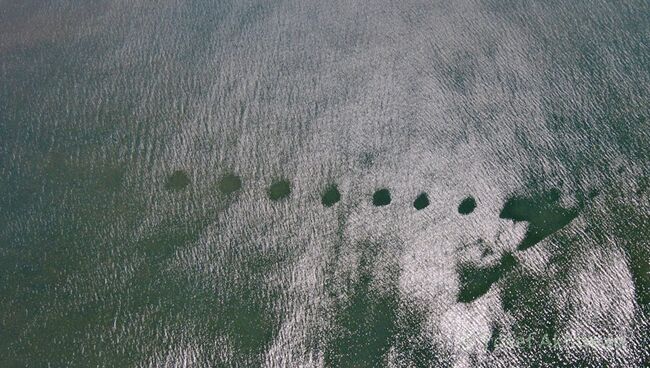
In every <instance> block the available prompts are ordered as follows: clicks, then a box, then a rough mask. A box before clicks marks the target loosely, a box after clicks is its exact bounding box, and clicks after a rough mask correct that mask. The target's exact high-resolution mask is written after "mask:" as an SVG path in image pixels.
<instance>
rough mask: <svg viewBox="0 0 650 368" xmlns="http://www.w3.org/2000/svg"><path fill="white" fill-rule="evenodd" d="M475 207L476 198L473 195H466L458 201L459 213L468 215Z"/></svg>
mask: <svg viewBox="0 0 650 368" xmlns="http://www.w3.org/2000/svg"><path fill="white" fill-rule="evenodd" d="M475 208H476V200H475V199H474V198H473V197H467V198H465V199H463V201H462V202H460V205H458V213H460V214H461V215H469V214H470V213H472V212H474V209H475Z"/></svg>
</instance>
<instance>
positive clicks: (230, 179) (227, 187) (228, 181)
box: [218, 174, 241, 194]
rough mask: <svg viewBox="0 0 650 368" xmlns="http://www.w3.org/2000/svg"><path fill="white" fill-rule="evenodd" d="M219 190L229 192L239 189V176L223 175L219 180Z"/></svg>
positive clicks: (224, 192)
mask: <svg viewBox="0 0 650 368" xmlns="http://www.w3.org/2000/svg"><path fill="white" fill-rule="evenodd" d="M218 186H219V190H220V191H221V193H223V194H231V193H234V192H236V191H238V190H239V189H241V178H240V177H239V176H237V175H234V174H227V175H224V176H223V177H222V178H221V180H219V184H218Z"/></svg>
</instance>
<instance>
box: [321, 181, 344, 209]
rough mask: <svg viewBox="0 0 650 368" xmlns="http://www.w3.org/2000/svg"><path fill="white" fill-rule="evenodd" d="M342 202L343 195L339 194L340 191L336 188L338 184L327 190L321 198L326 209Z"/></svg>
mask: <svg viewBox="0 0 650 368" xmlns="http://www.w3.org/2000/svg"><path fill="white" fill-rule="evenodd" d="M340 200H341V193H340V192H339V189H338V188H337V187H336V184H332V185H330V186H329V187H328V188H327V189H326V190H325V192H323V195H322V197H321V203H323V206H325V207H331V206H333V205H334V204H335V203H336V202H338V201H340Z"/></svg>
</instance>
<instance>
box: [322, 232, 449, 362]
mask: <svg viewBox="0 0 650 368" xmlns="http://www.w3.org/2000/svg"><path fill="white" fill-rule="evenodd" d="M377 245H378V244H369V246H368V247H367V248H364V249H363V251H362V255H361V258H360V260H359V264H358V266H357V267H358V277H354V278H352V279H348V280H347V281H346V283H345V287H344V289H343V290H344V292H345V294H346V295H345V297H344V298H336V299H335V300H336V302H335V305H334V320H333V322H334V326H333V328H334V329H333V331H332V334H331V338H330V339H328V340H327V343H326V346H325V349H324V360H325V365H324V366H325V367H355V368H360V367H373V368H374V367H385V366H387V361H388V355H389V354H391V355H393V356H394V358H395V360H396V361H398V362H399V363H400V364H401V365H400V366H405V367H406V366H408V367H442V366H448V365H449V362H446V361H445V357H444V354H443V353H442V351H441V350H442V349H441V348H440V347H438V346H436V345H435V344H434V343H432V341H430V340H429V339H427V338H426V337H423V336H424V335H423V332H424V331H425V327H424V326H425V325H426V320H427V318H426V313H424V312H423V311H421V310H419V309H418V307H417V306H416V305H415V304H413V303H411V302H409V301H408V300H405V299H404V298H403V297H402V295H401V294H400V292H399V290H398V278H399V269H398V268H397V267H395V268H391V269H390V271H388V272H389V275H390V276H389V280H385V279H384V277H382V278H381V280H377V278H376V276H375V274H374V272H376V271H375V270H376V264H377V262H379V261H380V260H378V259H376V251H375V249H373V246H377ZM379 285H383V287H378V286H379Z"/></svg>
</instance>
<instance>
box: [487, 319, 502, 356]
mask: <svg viewBox="0 0 650 368" xmlns="http://www.w3.org/2000/svg"><path fill="white" fill-rule="evenodd" d="M500 336H501V330H500V329H499V326H497V325H494V326H492V333H491V335H490V340H489V341H488V343H487V351H489V352H490V353H491V352H493V351H494V349H495V348H496V345H497V342H498V341H499V337H500Z"/></svg>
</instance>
